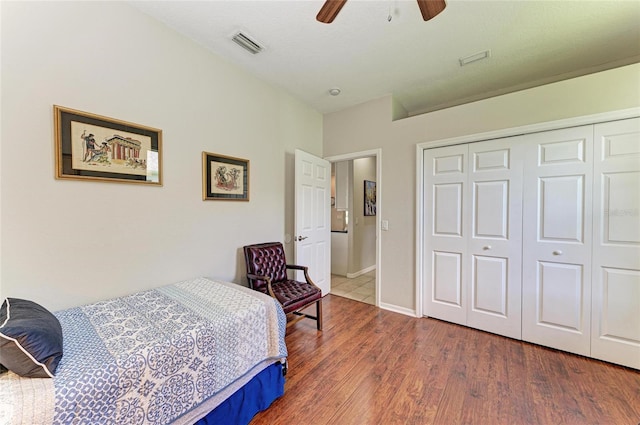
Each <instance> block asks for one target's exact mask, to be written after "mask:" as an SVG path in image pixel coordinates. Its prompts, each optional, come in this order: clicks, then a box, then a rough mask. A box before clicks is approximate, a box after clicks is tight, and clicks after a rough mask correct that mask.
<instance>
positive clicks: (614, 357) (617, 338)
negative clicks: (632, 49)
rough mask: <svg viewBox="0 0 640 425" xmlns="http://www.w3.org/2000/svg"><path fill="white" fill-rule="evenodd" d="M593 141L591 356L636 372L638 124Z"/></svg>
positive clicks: (607, 127)
mask: <svg viewBox="0 0 640 425" xmlns="http://www.w3.org/2000/svg"><path fill="white" fill-rule="evenodd" d="M594 138H595V141H594V143H595V146H594V190H593V203H594V213H593V214H594V217H593V219H594V222H593V223H594V226H593V227H594V228H593V291H592V294H593V295H592V296H593V304H592V308H593V316H592V324H591V325H592V327H591V334H592V336H591V356H592V357H595V358H598V359H602V360H607V361H611V362H614V363H618V364H623V365H625V366H630V367H633V368H636V369H640V119H637V118H636V119H629V120H623V121H616V122H610V123H606V124H598V125H596V126H595V137H594Z"/></svg>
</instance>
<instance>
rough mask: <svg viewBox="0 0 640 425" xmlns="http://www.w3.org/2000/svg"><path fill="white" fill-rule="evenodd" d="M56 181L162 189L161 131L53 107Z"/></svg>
mask: <svg viewBox="0 0 640 425" xmlns="http://www.w3.org/2000/svg"><path fill="white" fill-rule="evenodd" d="M53 115H54V133H55V158H56V164H55V168H56V178H57V179H75V180H92V181H106V182H117V183H140V184H148V185H158V186H162V130H159V129H157V128H152V127H147V126H143V125H140V124H133V123H130V122H126V121H122V120H117V119H114V118H108V117H103V116H100V115H96V114H91V113H88V112H82V111H77V110H75V109H69V108H64V107H61V106H57V105H54V107H53Z"/></svg>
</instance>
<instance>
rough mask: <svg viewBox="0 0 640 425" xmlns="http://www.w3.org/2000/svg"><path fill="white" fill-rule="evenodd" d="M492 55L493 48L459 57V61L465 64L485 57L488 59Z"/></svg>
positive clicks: (462, 64)
mask: <svg viewBox="0 0 640 425" xmlns="http://www.w3.org/2000/svg"><path fill="white" fill-rule="evenodd" d="M490 57H491V50H485V51H484V52H480V53H475V54H473V55H469V56H466V57H464V58H460V59H458V61H459V62H460V66H465V65H469V64H470V63H473V62H478V61H481V60H484V59H488V58H490Z"/></svg>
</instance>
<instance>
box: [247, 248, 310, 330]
mask: <svg viewBox="0 0 640 425" xmlns="http://www.w3.org/2000/svg"><path fill="white" fill-rule="evenodd" d="M244 259H245V261H246V263H247V279H248V280H249V286H251V289H255V290H256V291H260V292H263V293H265V294H267V295H271V296H272V297H274V298H275V299H277V300H278V302H280V305H282V309H283V310H284V312H285V314H287V315H289V314H293V315H296V316H299V318H303V317H308V318H309V319H314V320H316V321H317V327H318V330H319V331H321V330H322V291H321V290H320V288H318V287H317V286H316V285H315V284H314V283H313V281H312V280H311V278H310V277H309V273H308V270H307V267H306V266H296V265H291V264H287V261H286V259H285V255H284V248H283V247H282V244H281V243H280V242H269V243H261V244H256V245H248V246H245V247H244ZM288 269H290V270H302V271H304V277H305V280H306V282H300V281H297V280H292V279H289V278H288V277H287V270H288ZM313 303H316V316H311V315H309V314H306V313H302V312H300V310H302V309H303V308H305V307H307V306H309V305H311V304H313ZM296 321H297V320H296Z"/></svg>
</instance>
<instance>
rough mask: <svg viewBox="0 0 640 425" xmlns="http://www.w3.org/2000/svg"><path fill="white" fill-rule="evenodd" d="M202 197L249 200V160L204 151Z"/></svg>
mask: <svg viewBox="0 0 640 425" xmlns="http://www.w3.org/2000/svg"><path fill="white" fill-rule="evenodd" d="M202 199H203V200H205V201H248V200H249V160H248V159H242V158H234V157H232V156H225V155H219V154H215V153H209V152H202Z"/></svg>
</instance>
